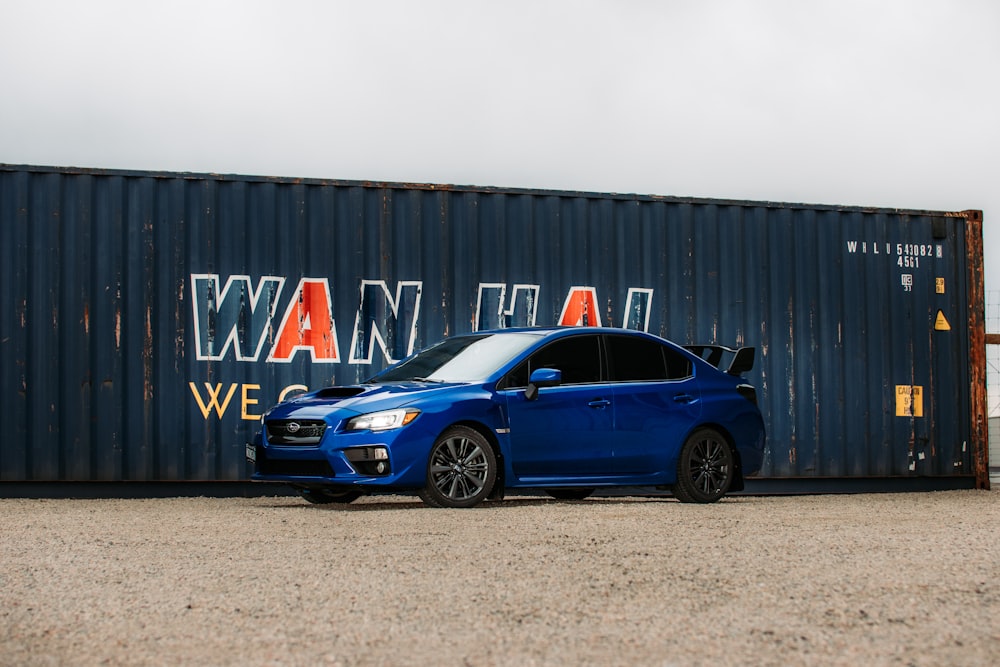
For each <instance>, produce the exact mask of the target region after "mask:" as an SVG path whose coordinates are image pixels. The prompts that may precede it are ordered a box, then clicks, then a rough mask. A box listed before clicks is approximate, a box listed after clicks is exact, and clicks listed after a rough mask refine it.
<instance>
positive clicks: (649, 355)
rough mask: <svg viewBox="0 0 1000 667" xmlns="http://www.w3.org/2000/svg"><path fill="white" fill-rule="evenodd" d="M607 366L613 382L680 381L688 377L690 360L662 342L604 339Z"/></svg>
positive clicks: (615, 337) (639, 339) (621, 338)
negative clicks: (606, 351)
mask: <svg viewBox="0 0 1000 667" xmlns="http://www.w3.org/2000/svg"><path fill="white" fill-rule="evenodd" d="M605 344H606V345H607V349H608V365H609V368H610V372H611V379H612V380H613V381H615V382H643V381H654V380H679V379H682V378H686V377H689V376H690V375H691V361H690V360H689V359H688V358H687V357H686V356H684V355H683V354H682V353H680V352H678V351H677V350H674V349H672V348H670V347H668V346H666V345H663V344H662V343H659V342H657V341H655V340H649V339H647V338H640V337H638V336H607V337H606V339H605Z"/></svg>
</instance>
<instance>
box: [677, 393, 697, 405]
mask: <svg viewBox="0 0 1000 667" xmlns="http://www.w3.org/2000/svg"><path fill="white" fill-rule="evenodd" d="M697 400H698V399H697V398H695V397H694V396H692V395H691V394H675V395H674V402H675V403H684V404H690V403H694V402H695V401H697Z"/></svg>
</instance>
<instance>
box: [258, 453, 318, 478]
mask: <svg viewBox="0 0 1000 667" xmlns="http://www.w3.org/2000/svg"><path fill="white" fill-rule="evenodd" d="M257 452H258V453H257V456H258V458H257V472H258V473H260V474H261V475H289V476H294V477H333V476H334V473H333V468H331V467H330V462H329V461H327V460H325V459H324V460H321V461H298V460H294V459H271V458H267V457H262V456H261V453H262V450H261V448H258V449H257Z"/></svg>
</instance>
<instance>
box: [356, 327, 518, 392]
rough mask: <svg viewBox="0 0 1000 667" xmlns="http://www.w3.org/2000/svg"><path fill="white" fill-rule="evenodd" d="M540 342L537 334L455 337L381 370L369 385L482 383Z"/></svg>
mask: <svg viewBox="0 0 1000 667" xmlns="http://www.w3.org/2000/svg"><path fill="white" fill-rule="evenodd" d="M537 341H538V336H537V335H536V334H521V333H506V334H483V335H478V336H476V335H470V336H456V337H455V338H449V339H447V340H444V341H442V342H440V343H438V344H437V345H434V346H433V347H429V348H427V349H426V350H423V351H422V352H420V353H418V354H416V355H414V356H412V357H410V358H409V359H406V360H404V361H403V362H401V363H400V364H398V365H396V366H393V367H392V368H389V369H386V370H385V371H382V372H381V373H379V374H378V375H376V376H375V377H374V378H372V379H371V380H369V382H406V381H410V380H426V381H431V382H480V381H482V380H484V379H485V378H486V377H488V376H489V375H490V374H491V373H495V372H496V371H497V370H498V369H499V368H500V367H501V366H503V365H504V364H505V363H507V362H509V361H510V360H511V359H512V358H513V357H516V356H517V355H518V353H520V352H522V351H524V350H525V349H526V348H528V347H530V346H532V345H534V344H535V343H536V342H537Z"/></svg>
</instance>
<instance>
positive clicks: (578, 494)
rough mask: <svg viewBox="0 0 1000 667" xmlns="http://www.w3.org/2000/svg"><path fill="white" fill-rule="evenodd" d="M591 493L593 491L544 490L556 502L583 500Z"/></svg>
mask: <svg viewBox="0 0 1000 667" xmlns="http://www.w3.org/2000/svg"><path fill="white" fill-rule="evenodd" d="M593 492H594V490H593V489H545V493H547V494H549V495H550V496H552V497H553V498H555V499H556V500H583V499H584V498H586V497H587V496H589V495H590V494H592V493H593Z"/></svg>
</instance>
